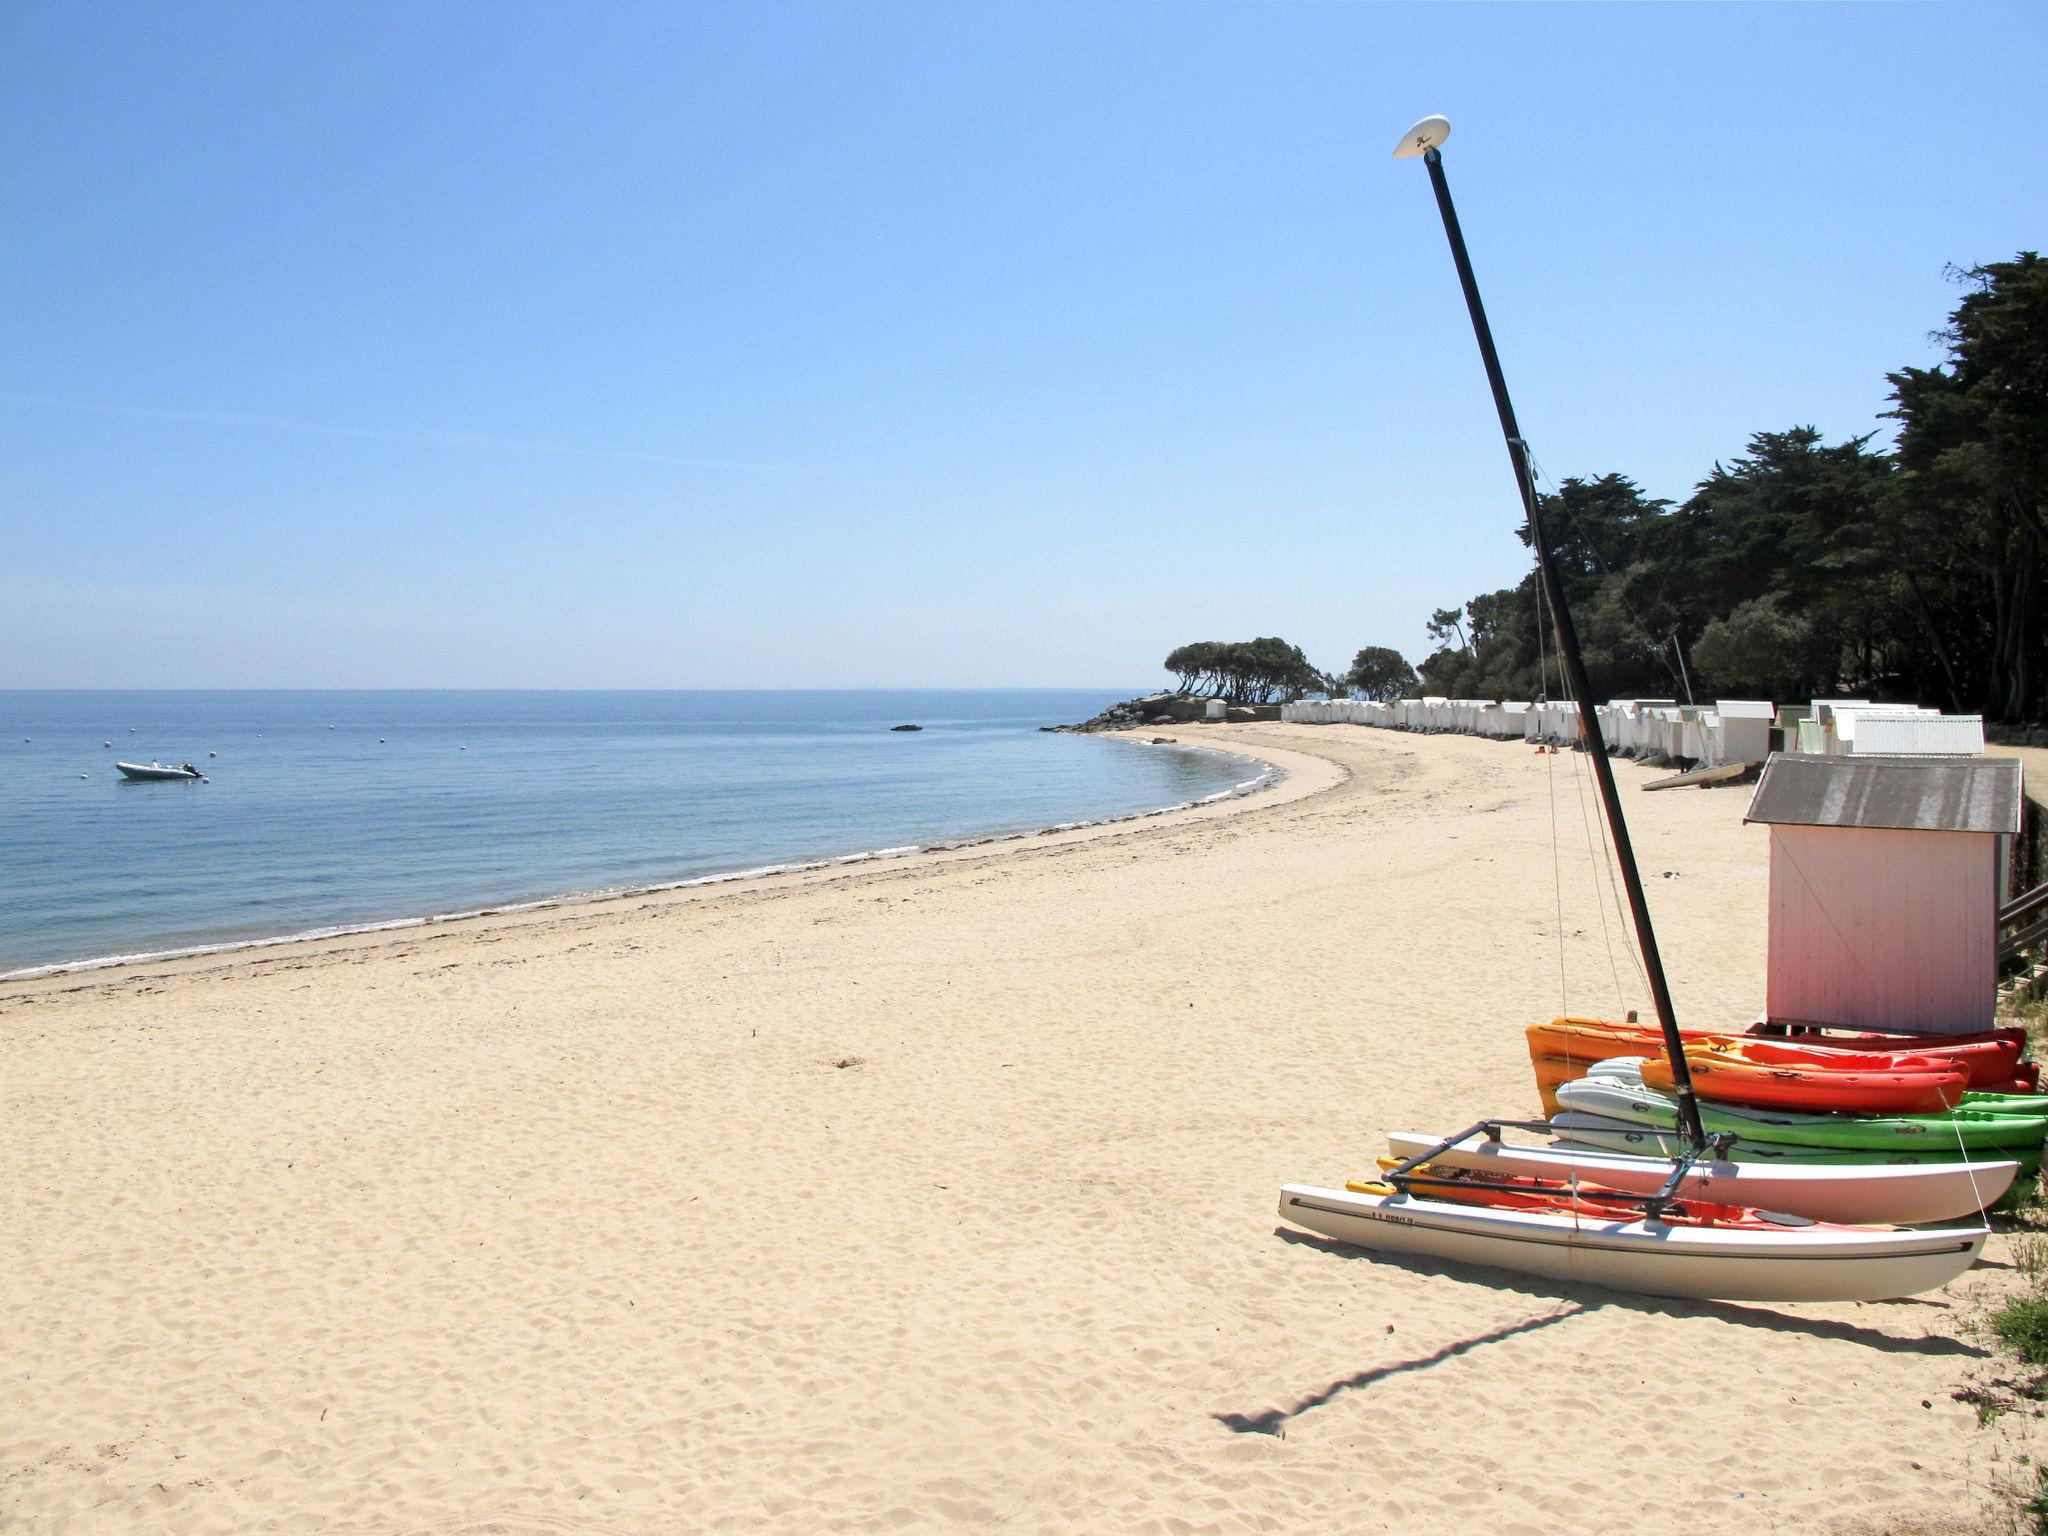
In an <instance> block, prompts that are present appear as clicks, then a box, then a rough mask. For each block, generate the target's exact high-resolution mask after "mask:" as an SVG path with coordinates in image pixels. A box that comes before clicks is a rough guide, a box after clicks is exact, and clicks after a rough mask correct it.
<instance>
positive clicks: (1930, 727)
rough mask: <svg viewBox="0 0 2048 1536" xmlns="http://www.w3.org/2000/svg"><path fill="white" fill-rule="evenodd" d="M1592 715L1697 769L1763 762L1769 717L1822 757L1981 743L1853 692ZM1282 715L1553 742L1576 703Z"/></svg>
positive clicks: (1616, 707) (1968, 731)
mask: <svg viewBox="0 0 2048 1536" xmlns="http://www.w3.org/2000/svg"><path fill="white" fill-rule="evenodd" d="M1596 713H1597V714H1598V716H1599V719H1600V732H1601V734H1602V735H1603V736H1604V737H1606V739H1607V744H1608V746H1609V748H1610V749H1611V750H1613V751H1615V752H1618V753H1621V754H1623V755H1625V756H1629V757H1637V758H1644V759H1650V760H1654V761H1659V762H1687V763H1695V764H1698V765H1699V766H1701V767H1704V768H1719V767H1726V766H1732V765H1735V764H1744V763H1761V762H1762V761H1763V760H1764V759H1765V758H1767V757H1768V756H1770V753H1771V745H1772V743H1771V733H1772V726H1773V725H1774V724H1776V725H1777V726H1778V727H1779V728H1780V729H1781V730H1782V731H1783V732H1784V733H1785V734H1784V739H1785V741H1786V744H1787V745H1788V746H1792V747H1794V748H1795V749H1796V750H1798V751H1801V752H1812V753H1816V754H1821V755H1826V756H1844V757H1846V756H1855V755H1858V754H1865V755H1868V754H1872V753H1881V754H1884V755H1887V756H1915V757H1964V756H1973V755H1975V754H1977V753H1980V752H1982V751H1983V750H1984V721H1983V717H1982V716H1979V715H1944V714H1942V713H1941V712H1940V711H1939V710H1931V709H1920V708H1918V707H1916V706H1914V705H1903V704H1871V703H1869V702H1867V701H1865V700H1859V699H1817V700H1815V701H1813V704H1812V705H1811V707H1810V709H1809V708H1802V707H1800V706H1797V705H1794V706H1789V707H1788V708H1786V709H1782V710H1781V709H1777V708H1775V707H1774V706H1773V705H1772V704H1771V703H1770V702H1769V701H1768V700H1763V699H1718V700H1716V701H1715V702H1714V703H1712V704H1680V703H1678V702H1677V701H1676V700H1675V699H1615V700H1612V701H1610V702H1608V703H1606V704H1602V705H1600V706H1599V707H1598V709H1597V710H1596ZM1280 718H1281V719H1283V720H1291V721H1296V722H1299V723H1301V724H1304V725H1371V726H1378V727H1380V728H1382V729H1385V730H1396V731H1433V732H1454V733H1457V734H1459V735H1464V736H1487V737H1491V738H1493V739H1495V740H1498V741H1534V742H1549V743H1553V744H1556V745H1564V744H1566V743H1569V742H1571V741H1574V740H1576V739H1577V737H1578V734H1579V712H1578V706H1577V705H1575V704H1569V703H1545V702H1538V703H1533V704H1531V703H1521V702H1514V701H1509V702H1502V701H1499V700H1495V699H1446V698H1434V697H1431V698H1421V699H1394V700H1391V701H1389V702H1387V703H1377V702H1375V701H1373V700H1370V699H1302V700H1299V701H1298V702H1296V703H1292V704H1284V705H1282V706H1281V709H1280Z"/></svg>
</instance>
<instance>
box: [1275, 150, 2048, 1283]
mask: <svg viewBox="0 0 2048 1536" xmlns="http://www.w3.org/2000/svg"><path fill="white" fill-rule="evenodd" d="M1450 131H1451V125H1450V123H1449V122H1448V121H1447V120H1446V119H1444V118H1442V117H1426V118H1424V119H1423V120H1422V121H1421V122H1419V123H1417V124H1416V125H1415V126H1414V127H1413V128H1411V129H1409V130H1408V132H1407V133H1405V134H1404V135H1402V137H1401V141H1400V143H1399V145H1397V146H1396V148H1395V150H1394V155H1395V158H1396V159H1404V160H1405V159H1415V158H1420V159H1421V160H1422V162H1423V164H1424V165H1425V166H1426V167H1427V168H1428V171H1429V178H1430V184H1431V186H1432V188H1433V189H1434V191H1435V193H1436V203H1437V210H1438V212H1439V213H1440V214H1441V215H1442V218H1443V225H1444V234H1445V236H1446V237H1447V238H1448V240H1449V241H1450V247H1451V257H1452V260H1453V262H1454V263H1455V264H1456V266H1457V270H1458V281H1459V284H1460V286H1461V287H1462V288H1463V290H1464V296H1465V307H1466V310H1467V312H1468V313H1469V315H1470V317H1471V321H1472V330H1473V334H1474V336H1475V337H1476V338H1477V340H1478V342H1479V352H1480V357H1481V360H1482V361H1483V362H1484V363H1485V365H1486V377H1487V382H1488V384H1489V385H1490V386H1491V388H1492V391H1493V403H1494V409H1495V411H1496V412H1497V413H1498V415H1499V417H1500V427H1501V435H1502V436H1503V437H1504V438H1505V439H1506V440H1507V449H1508V458H1509V461H1510V462H1511V463H1512V465H1513V467H1514V473H1515V483H1516V487H1517V489H1518V490H1519V491H1520V493H1521V497H1522V511H1523V515H1524V517H1525V518H1526V519H1527V521H1528V527H1529V533H1530V542H1531V543H1532V544H1533V545H1534V546H1535V551H1536V566H1537V572H1538V579H1539V581H1540V583H1541V591H1542V595H1543V600H1544V602H1545V603H1546V604H1547V606H1548V607H1549V610H1550V618H1551V625H1552V627H1553V629H1554V630H1555V632H1556V636H1557V645H1558V654H1559V660H1560V663H1561V665H1562V668H1563V673H1564V679H1565V686H1566V690H1567V692H1568V693H1569V695H1570V697H1571V699H1572V700H1574V701H1575V702H1576V703H1577V705H1578V711H1579V728H1580V733H1581V744H1582V746H1583V748H1584V751H1585V755H1586V757H1587V758H1588V759H1589V760H1590V762H1591V764H1592V768H1593V777H1594V781H1595V783H1596V785H1597V787H1598V789H1599V797H1600V804H1601V808H1602V811H1603V813H1604V818H1605V821H1606V824H1607V830H1608V836H1609V839H1610V841H1611V843H1612V845H1613V853H1614V860H1615V864H1616V866H1617V867H1618V869H1619V871H1620V874H1621V880H1622V887H1623V890H1624V891H1625V892H1626V894H1627V897H1628V905H1629V913H1630V916H1631V918H1632V920H1633V924H1634V928H1635V933H1636V942H1637V948H1638V952H1639V954H1640V956H1641V959H1642V963H1643V971H1644V976H1645V979H1646V980H1647V982H1648V984H1649V989H1650V997H1651V1001H1652V1003H1653V1005H1654V1007H1655V1010H1656V1015H1657V1027H1658V1030H1659V1033H1660V1035H1661V1039H1662V1043H1663V1047H1664V1055H1665V1058H1666V1059H1667V1060H1668V1062H1669V1073H1670V1083H1669V1086H1668V1087H1667V1088H1665V1089H1664V1091H1665V1092H1666V1093H1667V1094H1668V1095H1669V1097H1670V1099H1671V1101H1672V1102H1673V1104H1674V1106H1675V1115H1674V1116H1673V1119H1674V1121H1675V1124H1674V1125H1673V1127H1672V1134H1673V1137H1674V1139H1675V1140H1676V1141H1677V1142H1678V1146H1677V1148H1676V1149H1675V1155H1673V1156H1669V1157H1663V1156H1643V1157H1636V1156H1627V1157H1626V1158H1625V1159H1619V1160H1618V1159H1614V1158H1607V1159H1604V1160H1603V1159H1602V1157H1601V1156H1600V1154H1598V1153H1572V1152H1566V1153H1565V1154H1563V1155H1564V1157H1565V1158H1567V1159H1568V1161H1564V1162H1558V1161H1553V1160H1548V1159H1545V1158H1544V1157H1541V1156H1539V1154H1542V1153H1545V1152H1554V1149H1551V1148H1542V1147H1522V1146H1518V1145H1516V1144H1515V1143H1512V1142H1509V1141H1508V1140H1507V1139H1506V1137H1505V1134H1504V1133H1505V1132H1507V1131H1510V1130H1524V1131H1542V1132H1548V1131H1550V1130H1551V1127H1550V1126H1549V1125H1548V1124H1547V1123H1546V1122H1542V1121H1516V1120H1482V1121H1480V1122H1478V1123H1477V1124H1475V1125H1473V1126H1471V1127H1469V1128H1467V1129H1465V1130H1463V1131H1460V1132H1458V1133H1457V1134H1456V1135H1453V1136H1443V1137H1435V1138H1432V1137H1428V1136H1419V1135H1413V1134H1412V1133H1410V1134H1408V1135H1406V1136H1403V1137H1397V1138H1393V1141H1394V1150H1395V1152H1396V1153H1397V1154H1398V1155H1399V1160H1398V1161H1395V1162H1393V1163H1392V1164H1391V1166H1389V1167H1388V1168H1387V1169H1385V1171H1384V1172H1382V1173H1381V1174H1380V1176H1379V1177H1378V1178H1376V1179H1373V1180H1368V1181H1364V1182H1358V1183H1352V1184H1349V1185H1347V1186H1346V1187H1345V1188H1343V1189H1327V1188H1322V1187H1318V1186H1315V1185H1307V1184H1289V1185H1286V1186H1284V1187H1283V1188H1282V1189H1281V1191H1280V1214H1281V1216H1282V1217H1284V1218H1285V1219H1286V1220H1288V1221H1290V1222H1292V1223H1294V1224H1295V1225H1297V1226H1301V1227H1306V1228H1308V1229H1309V1230H1311V1231H1315V1232H1320V1233H1323V1234H1324V1235H1326V1236H1329V1237H1333V1238H1336V1239H1338V1240H1340V1241H1342V1242H1347V1243H1352V1244H1356V1245H1357V1246H1359V1247H1362V1248H1370V1249H1374V1250H1377V1251H1381V1252H1389V1253H1398V1254H1412V1255H1416V1256H1420V1257H1425V1258H1431V1259H1445V1260H1452V1261H1456V1262H1462V1263H1469V1264H1479V1265H1486V1266H1490V1267H1493V1268H1498V1269H1509V1270H1518V1271H1521V1272H1524V1273H1527V1274H1534V1275H1540V1276H1543V1277H1546V1278H1549V1279H1554V1280H1561V1281H1566V1282H1583V1283H1590V1284H1595V1285H1603V1286H1607V1287H1610V1288H1612V1289H1616V1290H1623V1291H1636V1292H1641V1293H1643V1294H1646V1295H1652V1296H1677V1297H1698V1298H1708V1297H1713V1298H1721V1299H1725V1300H1741V1301H1876V1300H1882V1299H1884V1298H1886V1297H1892V1296H1910V1295H1913V1294H1915V1293H1917V1292H1920V1291H1927V1290H1933V1289H1935V1288H1937V1287H1939V1286H1942V1285H1945V1284H1947V1283H1948V1282H1949V1281H1951V1280H1953V1279H1955V1278H1956V1276H1958V1275H1960V1274H1962V1273H1963V1271H1964V1270H1966V1269H1968V1268H1969V1267H1970V1265H1971V1264H1973V1263H1974V1262H1976V1258H1977V1255H1978V1254H1979V1253H1980V1252H1981V1251H1982V1250H1983V1247H1984V1243H1985V1240H1986V1239H1987V1238H1988V1237H1989V1236H1990V1229H1989V1228H1988V1227H1987V1226H1985V1225H1984V1222H1983V1220H1982V1217H1981V1211H1982V1209H1983V1207H1984V1206H1985V1205H1988V1204H1990V1203H1991V1202H1992V1201H1993V1200H1995V1199H1996V1198H1997V1195H1998V1194H1999V1193H2003V1189H2004V1185H2003V1184H2000V1183H1998V1179H1999V1170H2000V1165H1999V1164H1993V1165H1991V1166H1989V1167H1986V1166H1983V1165H1970V1164H1969V1163H1968V1161H1967V1156H1965V1158H1964V1159H1963V1162H1964V1165H1965V1166H1964V1168H1963V1171H1962V1173H1961V1178H1962V1183H1963V1185H1964V1186H1967V1187H1968V1188H1969V1193H1967V1194H1965V1193H1963V1192H1962V1190H1961V1189H1960V1188H1959V1187H1958V1186H1957V1184H1956V1182H1955V1170H1953V1169H1949V1170H1945V1171H1944V1172H1941V1173H1935V1172H1931V1171H1930V1170H1929V1169H1928V1168H1927V1167H1926V1166H1925V1165H1920V1166H1905V1167H1898V1166H1890V1165H1885V1166H1855V1165H1850V1166H1828V1167H1826V1168H1825V1169H1820V1168H1818V1166H1817V1165H1811V1164H1809V1165H1802V1166H1801V1167H1800V1168H1798V1169H1796V1170H1795V1169H1789V1168H1786V1167H1783V1166H1775V1165H1774V1166H1771V1167H1769V1168H1768V1169H1767V1170H1765V1171H1764V1172H1760V1173H1755V1174H1752V1173H1751V1172H1750V1170H1749V1169H1748V1168H1747V1167H1746V1166H1742V1165H1737V1164H1736V1163H1734V1162H1732V1161H1730V1160H1729V1158H1728V1153H1729V1151H1730V1150H1731V1148H1732V1146H1733V1144H1734V1142H1735V1140H1736V1137H1735V1136H1733V1135H1731V1134H1729V1133H1726V1132H1723V1133H1721V1134H1719V1135H1717V1136H1715V1137H1712V1138H1710V1137H1709V1136H1708V1135H1707V1132H1706V1129H1705V1127H1704V1125H1703V1123H1702V1120H1701V1115H1700V1105H1699V1100H1698V1096H1697V1095H1696V1094H1695V1092H1694V1089H1693V1081H1692V1070H1691V1066H1690V1063H1689V1061H1688V1058H1687V1055H1686V1050H1685V1041H1684V1039H1683V1038H1682V1036H1681V1034H1680V1031H1679V1028H1678V1020H1677V1014H1676V1011H1675V1010H1674V1009H1673V1007H1672V1003H1671V992H1670V988H1669V986H1668V985H1667V984H1666V981H1665V976H1664V966H1663V960H1662V958H1661V956H1660V955H1659V952H1658V949H1657V936H1656V932H1655V930H1654V929H1653V928H1652V927H1651V923H1650V911H1649V904H1648V902H1647V901H1646V899H1645V897H1644V894H1643V883H1642V877H1641V875H1640V873H1639V872H1638V870H1637V868H1636V860H1635V850H1634V848H1633V846H1632V845H1631V843H1630V840H1629V834H1628V823H1627V820H1626V818H1624V816H1623V815H1622V809H1621V797H1620V794H1619V792H1618V791H1617V789H1616V788H1615V783H1614V769H1613V766H1612V765H1611V764H1610V763H1609V762H1608V759H1607V746H1606V743H1605V741H1604V740H1603V739H1602V736H1601V731H1600V722H1599V718H1598V716H1597V714H1596V713H1595V712H1594V710H1593V707H1592V703H1591V700H1592V699H1593V697H1594V694H1593V690H1592V686H1591V684H1590V683H1589V682H1588V680H1587V677H1586V665H1585V661H1584V658H1583V657H1582V656H1581V654H1580V651H1579V640H1578V632H1577V628H1576V626H1575V625H1574V624H1573V622H1572V616H1571V609H1570V607H1569V606H1568V604H1567V603H1566V600H1565V589H1564V581H1563V579H1562V577H1561V575H1560V574H1559V571H1558V568H1557V563H1556V560H1555V558H1554V556H1553V554H1552V551H1551V548H1550V543H1549V540H1548V538H1547V537H1546V535H1545V532H1544V527H1543V518H1542V512H1541V509H1540V507H1539V505H1538V502H1537V496H1536V481H1535V472H1534V470H1533V468H1532V466H1531V463H1530V456H1529V445H1528V443H1527V441H1526V440H1525V439H1524V438H1523V437H1522V432H1521V428H1520V427H1519V426H1518V425H1517V423H1516V421H1515V411H1514V405H1513V403H1512V402H1511V401H1510V400H1509V398H1508V389H1507V381H1506V378H1505V376H1504V375H1503V374H1502V372H1501V367H1500V358H1499V356H1498V354H1497V353H1496V352H1495V350H1494V345H1493V333H1492V331H1491V329H1490V328H1489V327H1488V325H1487V323H1486V310H1485V307H1484V305H1483V304H1482V303H1481V302H1480V298H1479V285H1478V282H1477V280H1476V279H1475V278H1474V276H1473V273H1472V263H1471V259H1470V257H1469V256H1468V255H1467V253H1466V250H1465V237H1464V234H1463V232H1462V231H1461V230H1460V229H1459V226H1458V215H1457V210H1456V208H1455V207H1454V206H1453V205H1452V202H1451V191H1450V183H1449V182H1448V180H1447V179H1446V178H1445V175H1444V168H1443V155H1442V145H1443V143H1444V141H1445V140H1446V139H1447V138H1448V137H1449V136H1450ZM1417 1143H1420V1145H1419V1146H1418V1145H1416V1144H1417ZM2015 1166H2016V1165H2015V1164H2014V1163H2012V1162H2011V1161H2005V1162H2004V1163H2003V1168H2004V1170H2005V1171H2004V1177H2005V1181H2006V1182H2008V1183H2009V1182H2010V1180H2011V1177H2012V1170H2013V1168H2014V1167H2015ZM1817 1172H1820V1173H1822V1174H1824V1176H1818V1177H1816V1176H1813V1175H1815V1174H1816V1173H1817ZM1980 1180H1981V1182H1979V1181H1980ZM1994 1187H1995V1192H1994V1193H1988V1194H1986V1193H1984V1192H1985V1191H1989V1190H1993V1189H1994ZM1475 1196H1476V1198H1475ZM1461 1197H1462V1198H1461ZM1752 1197H1760V1198H1762V1199H1764V1200H1768V1201H1769V1202H1770V1205H1771V1207H1773V1209H1770V1210H1759V1209H1757V1208H1756V1207H1755V1206H1752V1205H1750V1204H1749V1201H1750V1200H1751V1199H1752ZM1788 1197H1789V1202H1788ZM1702 1202H1705V1203H1706V1208H1704V1209H1702V1208H1701V1205H1702ZM1722 1202H1734V1203H1733V1204H1732V1205H1731V1204H1723V1203H1722ZM1788 1203H1789V1204H1790V1205H1791V1206H1792V1207H1795V1208H1796V1207H1798V1206H1800V1205H1802V1204H1803V1205H1805V1206H1806V1207H1807V1209H1806V1210H1805V1211H1804V1212H1801V1211H1799V1210H1797V1209H1791V1210H1784V1209H1782V1208H1783V1207H1785V1206H1786V1205H1787V1204H1788ZM1965 1215H1968V1216H1970V1217H1972V1218H1974V1219H1969V1220H1965V1221H1963V1222H1960V1223H1958V1224H1956V1225H1953V1226H1947V1227H1934V1228H1913V1227H1907V1226H1901V1225H1896V1224H1898V1223H1905V1222H1912V1221H1926V1220H1949V1219H1953V1218H1954V1217H1957V1216H1965ZM1844 1218H1853V1220H1854V1221H1855V1222H1857V1223H1861V1222H1873V1223H1875V1222H1882V1223H1891V1225H1861V1224H1850V1222H1849V1221H1847V1220H1845V1219H1844Z"/></svg>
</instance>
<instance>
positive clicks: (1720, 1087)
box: [1643, 1040, 1970, 1115]
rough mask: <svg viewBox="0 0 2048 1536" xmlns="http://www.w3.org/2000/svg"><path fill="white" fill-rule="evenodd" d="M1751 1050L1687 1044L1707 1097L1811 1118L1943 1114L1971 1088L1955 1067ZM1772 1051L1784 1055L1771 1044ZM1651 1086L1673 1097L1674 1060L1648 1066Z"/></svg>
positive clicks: (1738, 1045)
mask: <svg viewBox="0 0 2048 1536" xmlns="http://www.w3.org/2000/svg"><path fill="white" fill-rule="evenodd" d="M1751 1045H1752V1042H1750V1041H1747V1040H1743V1041H1734V1042H1730V1043H1728V1044H1725V1045H1720V1046H1693V1045H1687V1047H1686V1051H1685V1060H1686V1064H1687V1065H1688V1066H1690V1067H1691V1068H1692V1085H1693V1088H1694V1089H1695V1090H1696V1091H1697V1092H1698V1093H1699V1096H1700V1097H1701V1098H1702V1099H1706V1100H1709V1101H1710V1102H1713V1103H1719V1104H1736V1105H1741V1106H1743V1107H1744V1108H1748V1109H1791V1110H1798V1111H1800V1112H1801V1113H1804V1114H1850V1115H1939V1114H1945V1113H1946V1112H1947V1111H1949V1110H1951V1109H1954V1108H1955V1107H1956V1105H1958V1104H1960V1103H1961V1102H1962V1098H1963V1091H1964V1090H1965V1089H1966V1088H1968V1087H1969V1084H1970V1077H1969V1074H1968V1073H1967V1072H1966V1071H1965V1070H1964V1069H1963V1068H1962V1067H1960V1066H1956V1065H1952V1064H1949V1063H1938V1064H1930V1065H1928V1066H1926V1067H1924V1068H1908V1069H1906V1070H1903V1071H1894V1070H1888V1069H1887V1070H1878V1071H1872V1070H1863V1069H1857V1068H1847V1069H1845V1068H1843V1067H1839V1066H1829V1065H1815V1064H1813V1063H1804V1064H1788V1063H1782V1062H1769V1061H1760V1060H1757V1059H1755V1058H1754V1056H1753V1055H1752V1052H1751ZM1765 1050H1766V1051H1768V1052H1770V1054H1773V1055H1776V1054H1780V1053H1779V1052H1777V1051H1776V1050H1774V1049H1773V1048H1772V1047H1771V1046H1766V1047H1765ZM1849 1054H1851V1055H1852V1057H1853V1055H1854V1053H1849ZM1643 1086H1644V1087H1646V1088H1654V1089H1656V1090H1657V1091H1658V1092H1659V1093H1669V1092H1671V1091H1672V1085H1671V1063H1670V1062H1668V1061H1666V1060H1664V1059H1663V1058H1662V1057H1653V1058H1652V1059H1650V1060H1648V1061H1645V1062H1644V1063H1643Z"/></svg>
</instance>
